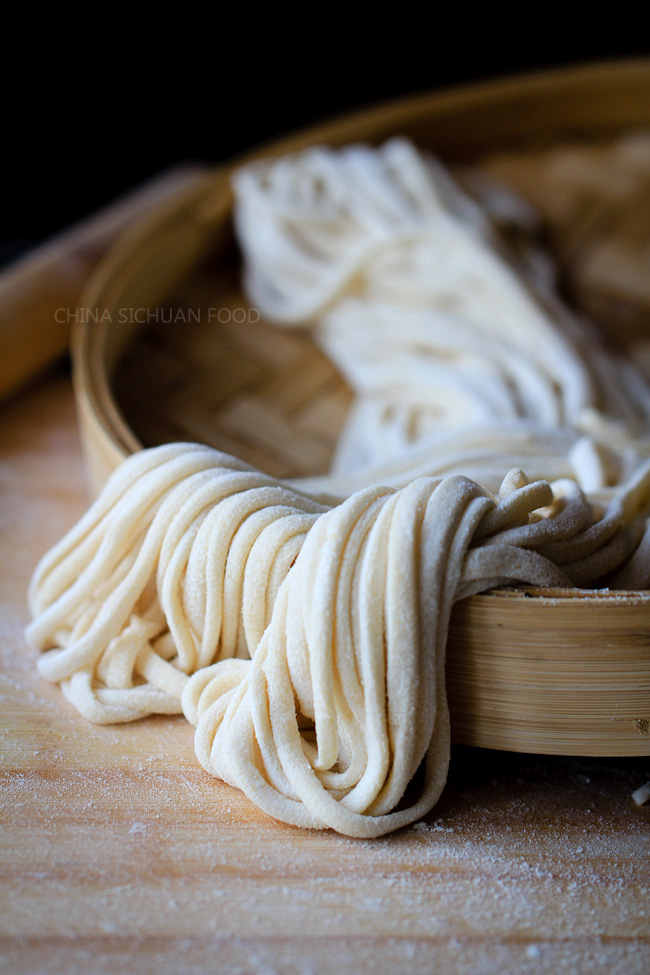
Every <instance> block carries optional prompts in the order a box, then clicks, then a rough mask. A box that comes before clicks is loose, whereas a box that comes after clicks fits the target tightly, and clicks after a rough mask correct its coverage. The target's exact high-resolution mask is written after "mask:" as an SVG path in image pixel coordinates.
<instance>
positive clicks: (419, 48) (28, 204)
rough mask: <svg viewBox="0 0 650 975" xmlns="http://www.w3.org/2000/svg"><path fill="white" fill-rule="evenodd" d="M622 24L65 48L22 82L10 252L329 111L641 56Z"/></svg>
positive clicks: (11, 133)
mask: <svg viewBox="0 0 650 975" xmlns="http://www.w3.org/2000/svg"><path fill="white" fill-rule="evenodd" d="M529 9H532V8H529ZM251 16H253V14H252V13H251ZM469 17H470V14H469V12H468V18H469ZM427 30H428V31H429V33H426V31H427ZM497 33H498V32H497ZM615 33H616V32H615V31H614V30H613V29H612V30H609V29H606V30H602V31H601V37H600V38H599V39H596V38H593V35H592V39H591V40H590V39H589V36H582V37H581V39H580V41H575V40H574V41H570V40H567V39H566V37H564V35H563V34H562V32H561V30H559V29H558V30H557V31H556V33H555V34H554V36H553V41H552V43H550V44H549V43H542V40H541V39H540V38H539V37H537V35H536V34H535V32H534V31H530V30H529V31H528V33H527V35H526V38H525V40H526V43H522V42H521V40H522V39H521V38H519V40H518V42H517V43H514V42H512V41H511V42H510V43H502V44H501V46H500V47H499V46H498V45H496V44H495V43H494V42H491V43H489V44H481V43H480V42H481V40H482V38H481V37H480V36H477V34H476V31H475V32H474V34H473V35H472V38H471V40H472V43H467V42H466V40H463V42H462V43H460V42H459V36H460V35H458V34H456V35H454V37H451V36H446V35H444V34H440V32H438V33H437V34H435V35H434V34H432V33H431V31H430V28H425V27H424V26H423V27H422V29H421V30H419V31H412V32H411V35H410V37H409V40H408V42H406V41H405V40H404V38H403V37H395V39H394V43H392V44H391V43H389V42H388V41H387V40H386V37H387V36H389V35H390V30H389V31H388V35H387V34H386V32H385V33H384V39H383V40H382V42H381V44H378V43H377V42H372V41H370V40H368V41H367V43H365V44H362V46H361V47H359V46H358V45H357V46H356V47H354V48H351V47H349V46H348V48H346V49H343V47H342V46H335V47H332V46H331V45H330V47H329V48H328V49H326V53H323V48H322V47H321V48H316V47H315V46H310V45H303V46H301V47H299V48H298V47H297V46H296V45H295V44H294V45H286V44H285V45H281V44H279V43H278V41H277V36H278V35H277V32H276V34H275V35H272V43H270V44H267V45H262V48H260V44H259V42H260V38H259V36H258V39H257V44H256V46H255V48H254V49H253V48H249V46H248V43H247V41H246V37H247V35H246V34H242V33H241V28H240V32H239V33H237V32H235V33H232V32H231V33H230V34H229V35H228V37H227V38H226V41H225V42H224V39H223V37H218V38H217V37H216V36H215V39H214V46H213V49H212V59H211V58H210V57H207V58H206V54H205V47H202V48H201V51H200V52H199V51H196V52H195V51H194V50H193V48H192V47H188V46H187V44H183V43H181V42H180V41H179V44H178V50H177V52H176V54H175V55H174V56H173V57H169V56H167V57H166V58H165V59H164V61H163V60H162V59H159V58H156V57H154V58H152V59H147V58H142V57H141V56H140V54H138V56H137V58H134V54H133V52H132V51H131V52H128V51H124V52H118V54H116V53H115V49H113V54H112V56H111V57H110V58H108V59H106V56H105V54H100V53H99V52H97V54H96V57H95V60H94V61H92V64H89V62H88V57H89V56H90V57H91V59H92V57H93V51H92V50H91V51H90V52H89V54H88V52H87V53H86V57H85V59H84V60H83V62H81V61H80V59H79V58H78V57H77V58H76V59H72V61H71V60H70V59H69V58H68V59H67V61H66V63H65V64H64V63H63V59H64V55H63V54H62V53H61V54H60V55H59V53H57V57H56V58H55V60H54V64H53V66H52V68H53V70H51V71H50V72H49V74H48V77H47V80H46V81H45V83H44V84H41V85H39V87H38V90H37V93H36V94H34V93H33V92H32V94H28V93H27V91H28V90H27V89H25V90H22V89H21V85H20V82H18V83H16V80H15V79H14V81H13V83H12V92H13V95H14V97H13V98H12V100H11V103H10V108H11V109H13V114H12V112H11V111H10V113H9V115H10V118H9V120H8V122H7V125H6V133H7V134H8V138H7V139H6V143H5V151H4V157H3V159H2V165H3V168H4V172H5V181H4V185H5V188H6V193H5V201H4V206H3V221H2V223H3V226H2V229H1V230H0V259H1V260H2V262H3V263H6V262H7V261H10V260H12V259H14V258H15V257H17V256H20V254H21V253H23V252H24V251H25V250H27V249H29V248H30V247H32V246H34V245H35V244H36V243H38V242H39V241H41V240H43V239H44V238H47V237H49V236H50V235H52V234H54V233H56V232H57V231H58V230H60V229H62V228H64V227H65V226H67V225H69V224H71V223H74V222H75V221H77V220H79V219H81V218H83V216H84V215H86V214H88V213H90V212H92V211H93V210H95V209H97V208H98V207H100V206H102V205H103V204H104V203H106V202H107V201H109V200H111V199H113V198H114V197H116V196H118V195H119V194H121V193H123V192H125V191H126V190H128V189H129V188H130V187H132V186H134V185H136V184H138V183H140V182H142V181H144V180H146V179H147V178H148V177H150V176H151V175H152V174H154V173H156V172H158V171H160V170H161V169H163V168H165V167H167V166H169V165H172V164H173V163H175V162H178V161H181V160H202V161H208V162H209V161H214V162H217V161H219V160H222V159H226V158H228V157H229V156H232V155H233V154H235V153H237V152H240V151H242V150H244V149H246V148H249V147H252V146H254V145H255V144H257V143H259V142H262V141H264V140H267V139H270V138H273V137H274V136H278V135H280V134H282V133H283V132H286V131H288V130H290V129H292V128H296V127H298V126H302V125H305V124H308V123H311V122H314V121H317V120H319V119H321V118H323V117H326V116H328V115H333V114H337V113H341V112H344V111H347V110H348V109H352V108H356V107H359V106H362V105H367V104H371V103H375V102H379V101H382V100H386V99H389V98H392V97H397V96H400V95H404V94H408V93H411V92H416V91H423V90H427V89H434V88H442V87H448V86H450V85H455V84H459V83H464V82H469V81H473V80H477V79H482V78H490V77H496V76H504V75H511V74H514V73H518V72H522V71H530V70H536V69H539V68H542V69H543V68H550V67H553V66H557V65H563V64H575V63H580V62H586V61H603V60H611V59H615V58H621V57H623V58H624V57H633V56H638V55H643V54H644V50H643V49H642V44H641V43H640V41H639V38H640V37H641V34H640V32H639V31H638V30H637V29H635V27H634V25H633V24H631V23H629V22H626V25H625V29H624V30H623V32H622V37H621V36H620V34H621V32H620V31H619V32H618V33H619V36H614V35H615ZM418 34H419V35H420V36H419V39H418V37H417V35H418ZM262 40H263V38H262ZM224 43H225V48H224ZM261 49H263V50H264V54H263V56H260V53H259V52H260V50H261ZM57 52H58V49H57ZM194 59H196V61H197V64H194V63H193V60H194ZM162 64H164V69H163V67H162Z"/></svg>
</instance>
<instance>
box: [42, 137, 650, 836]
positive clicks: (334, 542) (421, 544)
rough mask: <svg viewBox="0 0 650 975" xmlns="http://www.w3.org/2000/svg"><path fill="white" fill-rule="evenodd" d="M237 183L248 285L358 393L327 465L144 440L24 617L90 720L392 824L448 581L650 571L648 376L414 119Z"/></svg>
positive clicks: (53, 564) (433, 735)
mask: <svg viewBox="0 0 650 975" xmlns="http://www.w3.org/2000/svg"><path fill="white" fill-rule="evenodd" d="M236 192H237V201H238V202H237V224H238V228H239V233H240V237H241V240H242V245H243V247H244V251H245V255H246V261H247V269H248V270H247V279H248V286H249V288H250V291H251V296H252V298H253V300H254V301H256V302H257V303H258V305H259V306H260V307H261V308H262V310H263V311H264V312H265V313H266V314H267V315H269V316H273V317H275V318H276V319H278V320H280V321H281V322H282V323H283V324H285V325H309V326H310V327H311V328H313V330H314V335H315V337H316V339H317V341H319V342H320V343H321V344H322V345H323V347H324V348H325V349H327V350H328V351H329V352H330V354H331V355H332V356H333V357H334V358H335V361H336V362H337V363H338V365H339V367H340V368H341V369H342V371H343V372H344V374H345V375H346V377H347V378H348V380H349V381H350V382H351V383H352V384H353V386H354V387H355V389H356V391H357V393H358V399H357V405H356V407H355V408H354V409H353V411H352V415H351V418H350V421H349V424H348V428H347V430H346V431H345V434H344V437H343V438H342V446H341V450H340V452H339V456H338V460H337V464H336V469H335V471H334V472H333V474H332V475H330V476H329V477H327V478H320V479H314V480H313V481H309V482H308V481H301V482H287V483H280V482H278V481H276V480H274V479H273V478H271V477H268V476H267V475H265V474H263V473H260V472H259V471H256V470H254V469H253V468H251V467H249V466H248V465H246V464H244V463H243V462H241V461H239V460H237V459H236V458H234V457H230V456H228V455H226V454H222V453H219V452H218V451H216V450H213V449H211V448H208V447H203V446H198V445H192V444H172V445H167V446H163V447H158V448H154V449H152V450H146V451H142V452H140V453H139V454H136V455H134V456H133V457H131V458H129V459H128V460H127V461H125V463H124V464H123V465H122V466H121V467H120V468H119V469H118V470H117V471H116V472H115V474H114V475H113V476H112V477H111V479H110V480H109V482H108V483H107V485H106V487H105V489H104V491H103V492H102V494H101V496H100V497H99V499H98V500H97V501H96V502H95V504H94V505H93V506H92V507H91V509H90V510H89V511H88V513H87V514H86V515H85V516H84V517H83V518H82V519H81V521H80V522H79V524H78V525H77V526H76V527H75V528H73V529H72V531H71V532H70V533H69V534H68V535H67V536H66V537H65V538H64V539H63V540H62V541H61V542H60V543H59V544H58V545H57V546H55V548H54V549H52V551H51V552H50V553H48V554H47V555H46V556H45V557H44V559H43V560H42V561H41V563H40V564H39V566H38V567H37V569H36V571H35V574H34V578H33V580H32V584H31V588H30V608H31V612H32V614H33V617H34V620H33V622H32V624H31V625H30V627H29V628H28V636H29V638H30V640H31V641H32V643H33V644H35V645H36V646H37V647H39V648H40V649H41V650H42V651H44V653H43V655H42V656H41V658H40V661H39V667H40V670H41V673H42V674H43V676H44V677H46V678H48V679H49V680H53V681H57V682H59V683H60V684H61V686H62V688H63V691H64V693H65V694H66V696H67V697H68V699H69V700H70V701H71V702H72V703H73V704H74V705H75V706H76V707H77V708H78V709H79V711H81V713H82V714H84V715H85V716H86V717H88V718H89V719H90V720H92V721H97V722H117V721H131V720H135V719H138V718H141V717H144V716H145V715H147V714H152V713H174V712H180V711H183V712H184V714H185V715H186V717H187V718H188V720H189V721H191V722H192V723H193V724H195V725H196V736H195V744H196V750H197V755H198V757H199V759H200V761H201V763H202V764H203V766H204V767H205V768H206V769H207V770H208V771H209V772H210V773H212V774H213V775H216V776H218V777H220V778H222V779H224V780H225V781H227V782H229V783H231V784H232V785H235V786H237V787H239V788H240V789H242V790H243V791H244V792H245V793H246V795H248V796H249V797H250V798H251V799H252V800H253V801H254V802H256V803H257V804H258V805H259V806H260V807H261V808H262V809H264V810H265V811H266V812H268V813H269V814H270V815H272V816H275V817H276V818H278V819H280V820H283V821H285V822H287V823H292V824H295V825H299V826H308V827H312V828H325V827H331V828H334V829H336V830H339V831H340V832H342V833H346V834H348V835H352V836H378V835H381V834H383V833H386V832H388V831H390V830H392V829H396V828H398V827H399V826H402V825H405V824H406V823H409V822H413V821H414V820H415V819H417V818H418V817H420V816H422V815H423V814H424V813H426V812H427V811H428V810H429V809H430V808H431V807H432V806H433V805H434V803H435V802H436V800H437V798H438V796H439V794H440V792H441V790H442V788H443V786H444V782H445V779H446V773H447V765H448V759H449V717H448V712H447V705H446V697H445V688H444V657H445V644H446V638H447V629H448V625H449V618H450V613H451V610H452V607H453V605H454V603H455V602H456V601H457V600H459V599H463V598H465V597H466V596H468V595H471V594H472V593H476V592H479V591H482V590H485V589H488V588H491V587H493V586H499V585H504V584H516V583H529V584H535V585H541V586H571V585H575V586H592V585H605V584H606V585H608V586H610V587H626V588H630V587H633V588H643V587H645V586H647V585H648V584H649V583H650V533H649V532H648V531H647V515H648V508H649V506H650V462H649V461H648V460H647V456H648V454H649V453H650V451H649V450H648V442H647V440H646V438H645V435H644V430H643V428H644V424H645V422H646V421H647V418H648V414H649V412H650V406H649V404H650V392H649V391H648V389H647V388H646V386H645V385H644V384H643V382H642V380H641V379H640V378H639V377H638V375H637V374H636V373H635V372H634V370H633V369H632V367H631V366H630V365H629V364H627V363H625V362H623V361H621V360H619V359H615V358H609V357H608V355H607V354H606V353H605V351H604V349H603V348H602V347H601V346H600V345H599V344H598V342H597V341H596V340H595V339H594V338H593V336H592V335H591V333H590V332H589V330H588V329H587V328H586V327H583V325H582V323H579V322H578V321H577V320H576V319H574V318H573V317H572V316H571V315H570V314H569V313H568V312H567V311H566V309H564V308H562V306H561V305H560V304H559V302H558V301H557V299H556V298H555V297H553V296H552V295H549V294H547V295H545V296H540V295H539V294H538V293H537V290H536V288H537V284H538V283H539V282H540V281H548V275H545V274H541V275H540V273H539V271H537V272H536V273H535V275H534V276H533V277H529V279H527V280H524V279H521V278H519V277H518V276H517V274H516V273H515V271H514V270H513V267H512V266H510V265H509V264H508V262H507V261H506V260H505V258H504V257H503V255H501V254H500V253H499V251H498V248H497V244H496V242H495V240H494V238H493V235H492V231H491V228H490V223H489V220H488V219H487V218H486V217H485V215H484V214H483V212H482V211H481V209H480V208H478V207H477V206H476V204H475V203H473V202H472V201H471V200H470V199H469V198H468V197H467V196H465V194H463V193H462V192H461V190H460V189H458V188H457V187H456V186H455V184H454V183H453V182H452V181H451V180H450V178H449V177H448V176H447V174H446V173H445V172H444V170H442V169H441V168H440V167H439V166H438V165H437V164H436V163H434V162H433V161H432V160H428V159H425V158H423V157H420V156H418V154H417V153H416V152H415V150H413V149H412V148H411V147H409V146H408V145H406V144H405V143H403V142H394V143H389V144H388V145H386V146H384V147H383V148H381V149H379V150H370V149H366V148H364V147H351V148H349V149H345V150H342V151H341V152H336V153H335V152H331V151H328V150H325V149H318V150H311V151H309V152H307V153H304V154H302V155H301V156H298V157H292V158H289V159H285V160H279V161H273V162H270V163H263V164H257V165H255V166H253V167H249V168H247V169H245V170H243V171H242V172H241V173H240V174H239V175H238V177H237V181H236ZM534 263H535V262H533V264H531V266H533V265H534ZM536 266H539V265H536ZM533 281H534V282H537V283H531V282H533ZM521 468H523V469H525V470H526V471H527V472H528V475H529V477H526V475H524V474H523V473H522V470H521ZM504 474H505V478H504ZM421 766H423V767H424V774H423V776H422V781H421V785H420V786H417V787H416V786H415V781H416V779H414V776H415V773H416V772H417V771H418V769H419V768H420V767H421ZM417 781H420V779H419V777H417ZM409 784H411V791H409ZM413 790H414V791H415V794H412V791H413Z"/></svg>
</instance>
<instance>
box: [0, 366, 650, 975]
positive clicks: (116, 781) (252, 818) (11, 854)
mask: <svg viewBox="0 0 650 975" xmlns="http://www.w3.org/2000/svg"><path fill="white" fill-rule="evenodd" d="M0 492H1V494H0V518H1V525H0V530H1V532H2V540H1V546H2V548H1V551H0V559H1V563H0V647H1V652H2V674H1V675H0V676H1V685H0V689H1V693H2V708H1V710H0V733H1V736H2V758H3V760H2V772H1V787H0V788H1V791H0V801H1V811H0V816H1V824H2V830H1V832H0V871H1V873H0V898H1V902H0V969H1V970H2V971H6V972H7V973H14V972H15V973H34V972H39V973H43V972H45V973H49V975H59V973H72V972H74V973H77V972H78V973H84V975H85V973H93V975H95V973H106V975H109V973H110V975H114V973H116V972H138V973H139V975H140V973H142V975H146V973H152V975H153V973H156V975H165V973H170V975H178V973H180V972H182V973H185V975H192V973H207V972H220V973H235V972H238V973H264V975H270V973H273V972H278V973H280V972H281V973H283V975H294V973H295V975H308V973H318V975H327V973H330V972H332V973H334V972H335V973H337V975H341V973H346V972H352V971H354V972H355V973H365V972H373V973H378V975H381V973H393V972H400V973H401V972H408V973H415V975H418V973H425V972H426V973H428V972H432V971H434V970H435V971H437V972H441V973H450V975H453V973H470V972H471V973H473V975H481V973H484V975H492V973H494V972H497V971H501V972H504V973H514V972H516V973H518V975H519V973H528V972H531V973H532V972H535V973H553V975H556V973H557V972H562V971H566V972H571V973H582V972H585V973H586V972H607V973H608V975H617V973H620V975H642V973H643V975H645V973H647V972H648V971H650V833H649V831H648V825H649V823H650V805H646V806H644V807H638V806H636V805H635V804H634V802H633V801H632V799H631V793H632V791H633V790H634V789H636V788H637V787H639V786H641V785H642V784H643V783H644V782H645V781H646V780H647V779H648V778H650V765H649V764H648V760H647V759H639V758H634V759H631V758H630V759H622V758H618V759H595V758H592V759H568V758H552V757H545V758H539V757H531V756H526V755H514V754H507V753H498V752H488V751H478V750H474V749H469V748H465V749H461V748H457V749H455V750H454V753H453V757H452V767H451V775H450V781H449V784H448V787H447V789H446V791H445V793H444V795H443V798H442V800H441V802H440V803H439V804H438V806H437V807H436V808H435V809H434V810H433V811H432V813H431V814H430V815H429V816H428V817H427V818H426V819H425V820H424V821H423V822H421V823H419V824H417V825H415V826H413V827H411V828H409V829H406V830H403V831H402V832H400V833H397V834H393V835H392V836H388V837H385V838H383V839H379V840H351V839H347V838H345V837H342V836H338V835H336V834H333V833H330V832H324V833H319V832H309V831H299V830H296V829H293V828H291V827H289V826H285V825H282V824H279V823H275V822H274V821H272V820H270V819H268V818H266V817H265V816H263V814H261V813H260V812H258V810H257V809H255V808H254V807H253V806H252V805H251V804H250V803H249V802H248V800H246V799H245V798H244V797H243V796H242V795H241V794H240V793H239V792H237V791H236V790H234V789H232V788H230V787H229V786H226V785H224V784H222V783H219V782H217V781H215V780H214V779H212V778H210V777H209V776H208V775H207V774H206V773H204V772H203V770H202V769H201V768H200V767H199V766H198V763H197V761H196V759H195V757H194V751H193V747H192V732H191V729H190V727H189V726H188V725H187V723H186V722H185V721H184V720H183V719H181V718H179V719H165V718H152V719H148V720H147V721H144V722H141V723H139V724H137V725H129V726H118V727H96V726H93V725H90V724H88V723H87V722H86V721H85V720H84V719H83V718H82V717H80V716H79V715H78V714H77V713H76V711H74V710H73V709H72V708H71V707H70V706H69V705H68V704H67V703H66V702H65V700H64V699H63V697H62V695H61V693H60V692H59V690H58V689H57V688H56V687H53V686H50V685H48V684H47V683H45V682H44V681H42V680H41V679H40V678H39V677H38V675H37V673H36V670H35V653H34V652H33V651H32V650H30V649H28V648H27V647H26V645H25V643H24V640H23V636H22V628H23V625H24V623H25V622H26V619H27V613H26V609H25V605H24V594H25V588H26V585H27V581H28V578H29V575H30V573H31V570H32V568H33V566H34V564H35V562H36V560H37V558H38V557H39V556H40V555H41V554H42V553H43V551H44V550H45V549H46V548H47V547H48V546H49V545H50V544H52V543H53V542H54V541H55V540H56V539H58V538H59V537H60V535H61V534H62V533H63V532H64V531H65V530H66V529H67V528H68V527H70V526H71V525H72V524H73V522H74V521H75V519H76V518H77V517H78V516H79V514H80V513H81V512H82V510H83V509H84V506H85V504H86V488H85V484H84V474H83V465H82V460H81V454H80V447H79V442H78V436H77V428H76V423H75V418H74V410H73V403H72V392H71V389H70V385H69V380H68V378H67V377H66V376H61V377H59V378H56V379H54V380H50V381H49V382H48V383H47V384H44V385H42V386H40V387H39V388H38V389H36V390H34V391H32V392H31V393H29V394H25V395H23V397H22V398H20V399H17V400H14V402H13V403H12V404H9V405H5V406H4V408H3V410H2V411H0Z"/></svg>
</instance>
